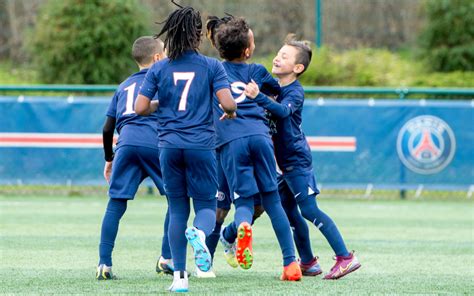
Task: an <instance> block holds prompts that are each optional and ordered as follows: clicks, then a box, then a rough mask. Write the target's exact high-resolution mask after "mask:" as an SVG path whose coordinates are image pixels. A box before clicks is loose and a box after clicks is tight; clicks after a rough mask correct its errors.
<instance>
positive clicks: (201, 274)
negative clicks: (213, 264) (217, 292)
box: [195, 268, 216, 279]
mask: <svg viewBox="0 0 474 296" xmlns="http://www.w3.org/2000/svg"><path fill="white" fill-rule="evenodd" d="M195 275H196V277H197V278H200V279H212V278H215V277H216V274H215V273H214V271H212V269H210V270H209V271H201V270H200V269H199V268H196V272H195Z"/></svg>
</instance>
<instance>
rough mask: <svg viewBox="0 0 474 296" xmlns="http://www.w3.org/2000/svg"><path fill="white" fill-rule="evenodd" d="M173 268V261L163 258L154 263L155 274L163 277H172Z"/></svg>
mask: <svg viewBox="0 0 474 296" xmlns="http://www.w3.org/2000/svg"><path fill="white" fill-rule="evenodd" d="M173 272H174V266H173V259H165V258H163V256H160V259H158V261H157V262H156V273H158V274H160V275H163V274H169V275H173Z"/></svg>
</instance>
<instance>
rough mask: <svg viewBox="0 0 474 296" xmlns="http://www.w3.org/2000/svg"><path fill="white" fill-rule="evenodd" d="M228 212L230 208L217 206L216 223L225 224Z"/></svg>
mask: <svg viewBox="0 0 474 296" xmlns="http://www.w3.org/2000/svg"><path fill="white" fill-rule="evenodd" d="M227 214H229V210H226V209H220V208H217V211H216V223H219V224H223V223H224V221H225V218H226V217H227Z"/></svg>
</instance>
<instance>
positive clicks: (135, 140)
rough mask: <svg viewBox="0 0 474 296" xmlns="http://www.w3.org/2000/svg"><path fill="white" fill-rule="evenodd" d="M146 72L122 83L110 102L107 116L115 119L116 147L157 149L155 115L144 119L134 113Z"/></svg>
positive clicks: (145, 70) (143, 71)
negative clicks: (117, 136)
mask: <svg viewBox="0 0 474 296" xmlns="http://www.w3.org/2000/svg"><path fill="white" fill-rule="evenodd" d="M147 71H148V69H143V70H141V71H140V72H137V73H135V74H133V75H131V76H130V77H128V78H127V79H126V80H125V81H124V82H122V83H121V84H120V85H119V87H118V89H117V91H115V94H114V97H113V98H112V101H111V102H110V105H109V109H108V110H107V116H109V117H112V118H115V122H116V129H117V132H118V133H119V139H118V143H117V147H119V146H123V145H131V146H142V147H149V148H158V132H157V124H156V120H157V118H158V117H157V113H156V112H155V113H153V114H151V115H150V116H148V117H144V116H140V115H137V114H136V113H135V111H134V105H135V99H136V97H137V95H138V90H139V88H140V86H141V85H142V82H143V80H144V79H145V75H146V73H147ZM152 97H153V96H152Z"/></svg>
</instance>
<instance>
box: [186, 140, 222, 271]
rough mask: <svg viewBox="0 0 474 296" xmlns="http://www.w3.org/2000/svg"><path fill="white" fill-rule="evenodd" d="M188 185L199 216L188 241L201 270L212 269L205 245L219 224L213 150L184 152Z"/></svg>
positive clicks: (215, 164)
mask: <svg viewBox="0 0 474 296" xmlns="http://www.w3.org/2000/svg"><path fill="white" fill-rule="evenodd" d="M184 160H185V163H186V186H187V188H188V195H189V196H192V197H193V204H194V212H195V214H196V216H195V219H194V223H193V225H194V226H193V227H188V228H187V229H186V238H187V239H188V241H189V243H190V244H191V246H192V248H193V252H194V259H195V262H196V266H197V267H198V269H199V270H200V271H203V272H207V271H209V270H210V269H211V266H212V258H211V254H210V252H209V249H208V248H207V246H206V236H208V235H210V234H211V232H212V230H213V228H214V226H215V224H216V206H217V200H216V192H217V178H216V173H217V162H216V156H215V151H214V150H193V149H187V150H185V154H184Z"/></svg>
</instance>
